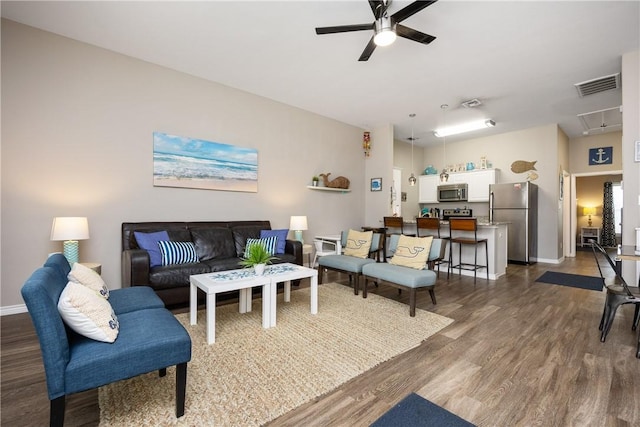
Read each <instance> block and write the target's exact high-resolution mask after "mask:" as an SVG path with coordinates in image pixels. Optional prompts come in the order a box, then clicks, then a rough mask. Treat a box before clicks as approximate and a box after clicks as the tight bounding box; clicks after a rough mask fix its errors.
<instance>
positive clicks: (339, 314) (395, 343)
mask: <svg viewBox="0 0 640 427" xmlns="http://www.w3.org/2000/svg"><path fill="white" fill-rule="evenodd" d="M309 300H310V297H309V289H308V288H305V289H300V290H296V291H293V292H292V293H291V302H290V303H284V302H283V295H282V294H278V308H277V325H276V327H274V328H270V329H263V328H262V322H261V316H262V310H261V300H259V299H257V300H254V301H253V311H252V312H251V313H246V314H240V313H238V306H237V304H232V305H226V306H222V307H218V308H217V310H216V342H215V344H212V345H207V343H206V337H205V333H206V332H205V312H204V311H203V310H200V311H199V312H198V324H197V325H195V326H190V325H189V318H188V316H189V315H188V313H182V314H178V315H177V316H176V317H177V318H178V319H179V320H180V322H181V323H182V324H183V325H185V327H186V329H187V331H189V334H190V335H191V339H192V341H193V352H192V354H193V355H192V358H191V362H190V363H189V367H188V373H187V396H186V409H185V415H184V416H183V417H182V418H180V419H176V417H175V368H170V369H168V370H167V376H166V377H164V378H159V377H158V373H157V372H153V373H149V374H146V375H142V376H139V377H136V378H132V379H129V380H125V381H120V382H117V383H114V384H110V385H108V386H105V387H101V388H100V390H99V403H100V426H102V427H106V426H125V425H126V426H141V425H146V426H166V425H182V426H201V425H208V426H212V425H215V426H258V425H261V424H264V423H266V422H267V421H270V420H272V419H274V418H276V417H278V416H280V415H282V414H284V413H286V412H288V411H290V410H292V409H294V408H296V407H297V406H299V405H301V404H303V403H305V402H308V401H310V400H311V399H313V398H315V397H317V396H320V395H322V394H324V393H327V392H329V391H331V390H333V389H335V388H336V387H338V386H339V385H340V384H343V383H345V382H346V381H348V380H350V379H351V378H354V377H356V376H357V375H359V374H361V373H363V372H365V371H367V370H369V369H371V368H373V367H374V366H376V365H378V364H380V363H381V362H383V361H385V360H388V359H390V358H392V357H394V356H396V355H398V354H400V353H403V352H405V351H407V350H409V349H411V348H413V347H416V346H418V345H419V344H420V343H421V342H422V341H424V340H425V339H427V338H428V337H430V336H431V335H433V334H435V333H436V332H438V331H440V330H441V329H442V328H444V327H446V326H447V325H449V324H450V323H452V322H453V320H452V319H449V318H447V317H443V316H440V315H437V314H434V313H430V312H428V311H425V310H420V309H416V317H410V316H409V307H408V305H407V304H402V303H399V302H396V301H393V300H389V299H386V298H383V297H380V296H378V295H375V294H369V295H368V297H367V299H364V298H362V296H361V295H359V296H355V295H353V289H351V288H349V287H346V286H344V285H340V284H336V283H329V284H324V285H320V286H319V306H318V307H319V310H318V314H317V315H315V316H314V315H311V313H310V312H309V310H310V309H309Z"/></svg>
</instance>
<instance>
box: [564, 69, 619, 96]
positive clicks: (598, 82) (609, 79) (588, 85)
mask: <svg viewBox="0 0 640 427" xmlns="http://www.w3.org/2000/svg"><path fill="white" fill-rule="evenodd" d="M574 86H575V87H576V89H577V90H578V94H579V95H580V97H581V98H582V97H583V96H587V95H593V94H594V93H600V92H604V91H605V90H611V89H619V88H620V73H616V74H611V75H610V76H604V77H598V78H597V79H593V80H587V81H586V82H582V83H576V84H575V85H574Z"/></svg>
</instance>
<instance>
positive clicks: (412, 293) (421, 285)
mask: <svg viewBox="0 0 640 427" xmlns="http://www.w3.org/2000/svg"><path fill="white" fill-rule="evenodd" d="M398 239H399V236H391V239H390V242H389V247H390V249H391V250H392V251H394V250H395V247H396V246H397V245H398ZM445 249H446V240H443V239H437V238H434V239H433V242H432V243H431V249H430V251H429V259H428V261H427V265H425V269H423V270H417V269H415V268H410V267H403V266H400V265H393V264H388V263H371V264H367V265H364V266H363V267H362V277H363V280H364V288H363V291H362V297H363V298H366V297H367V284H368V281H373V282H375V283H376V285H377V284H378V283H381V282H384V283H386V284H388V285H390V286H394V287H396V288H398V289H399V290H400V291H402V289H409V315H410V316H411V317H415V315H416V291H417V290H418V289H426V290H428V291H429V295H430V296H431V302H433V304H436V293H435V285H436V279H437V274H436V272H435V271H433V266H434V263H435V261H436V260H438V259H442V257H443V254H444V251H445ZM426 267H429V269H427V268H426Z"/></svg>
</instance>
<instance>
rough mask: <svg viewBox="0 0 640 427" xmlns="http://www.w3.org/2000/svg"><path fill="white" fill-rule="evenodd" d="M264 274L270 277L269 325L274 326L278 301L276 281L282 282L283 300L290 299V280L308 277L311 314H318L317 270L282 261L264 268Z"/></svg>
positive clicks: (287, 300)
mask: <svg viewBox="0 0 640 427" xmlns="http://www.w3.org/2000/svg"><path fill="white" fill-rule="evenodd" d="M264 274H265V276H268V277H270V278H271V282H272V283H271V297H270V300H271V308H270V311H271V313H270V315H269V317H270V321H271V323H270V325H271V326H276V302H277V301H278V297H277V293H278V283H280V282H284V301H285V302H289V301H291V281H292V280H298V279H304V278H307V277H308V278H309V279H310V280H309V281H310V288H311V301H310V308H311V314H318V270H316V269H314V268H307V267H303V266H301V265H297V264H291V263H284V264H276V265H270V266H268V267H267V269H266V270H265V273H264Z"/></svg>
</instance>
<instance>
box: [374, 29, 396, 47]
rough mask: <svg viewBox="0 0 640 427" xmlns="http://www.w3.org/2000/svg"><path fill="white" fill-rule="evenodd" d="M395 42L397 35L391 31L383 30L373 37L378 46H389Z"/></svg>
mask: <svg viewBox="0 0 640 427" xmlns="http://www.w3.org/2000/svg"><path fill="white" fill-rule="evenodd" d="M394 41H396V33H394V32H393V31H392V30H391V29H387V30H382V31H380V32H379V33H376V35H375V36H374V37H373V42H374V43H375V44H376V46H389V45H390V44H392V43H393V42H394Z"/></svg>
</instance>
